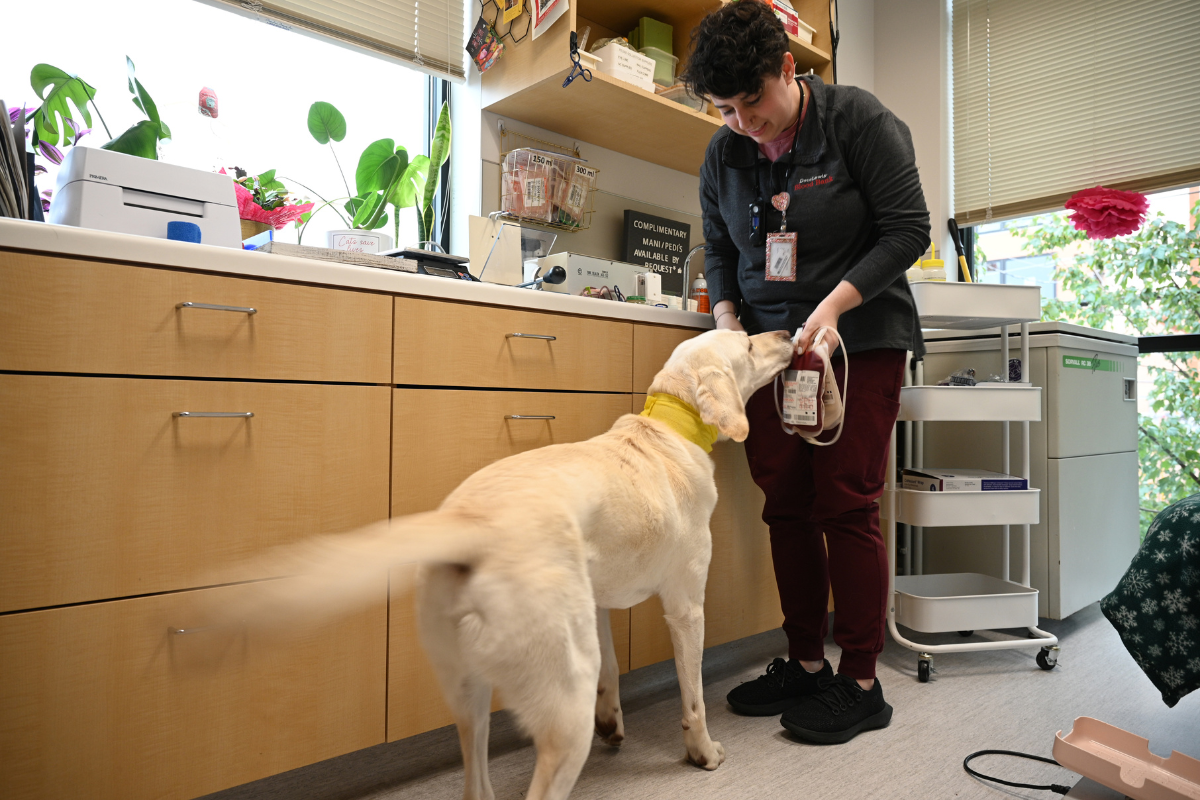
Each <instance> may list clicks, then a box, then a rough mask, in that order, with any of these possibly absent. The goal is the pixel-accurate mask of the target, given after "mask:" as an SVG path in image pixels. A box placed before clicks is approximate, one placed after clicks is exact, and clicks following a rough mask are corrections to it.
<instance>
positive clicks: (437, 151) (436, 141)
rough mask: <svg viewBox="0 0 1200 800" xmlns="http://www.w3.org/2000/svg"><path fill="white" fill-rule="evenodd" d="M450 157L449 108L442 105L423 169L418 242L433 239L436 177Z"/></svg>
mask: <svg viewBox="0 0 1200 800" xmlns="http://www.w3.org/2000/svg"><path fill="white" fill-rule="evenodd" d="M449 157H450V106H449V104H447V103H442V110H441V113H439V114H438V121H437V126H436V127H435V128H434V130H433V141H432V142H430V143H429V163H428V164H427V165H426V168H425V187H424V191H423V192H422V194H421V208H420V210H419V212H418V214H417V235H418V236H420V241H422V242H424V241H429V240H431V239H433V237H434V231H433V224H434V220H435V219H436V215H435V213H434V207H433V201H434V198H436V197H437V184H438V176H439V175H440V174H441V171H442V165H443V164H445V163H446V159H448V158H449Z"/></svg>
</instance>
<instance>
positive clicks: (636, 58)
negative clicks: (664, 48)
mask: <svg viewBox="0 0 1200 800" xmlns="http://www.w3.org/2000/svg"><path fill="white" fill-rule="evenodd" d="M592 55H595V56H599V58H600V63H599V64H598V65H597V66H596V69H597V70H598V71H600V72H603V73H604V74H605V75H609V76H612V77H614V78H616V79H617V80H620V81H625V82H626V83H632V84H633V85H634V86H637V87H638V88H639V89H645V90H646V91H647V92H653V91H654V59H653V58H651V57H650V56H644V55H642V54H641V53H639V52H637V51H636V50H630V49H629V48H628V47H622V46H621V45H619V44H616V43H615V42H610V43H609V44H606V45H604V47H601V48H600V49H599V50H597V51H596V52H595V53H593V54H592Z"/></svg>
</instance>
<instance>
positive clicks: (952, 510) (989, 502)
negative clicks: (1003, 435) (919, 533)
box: [895, 489, 1042, 528]
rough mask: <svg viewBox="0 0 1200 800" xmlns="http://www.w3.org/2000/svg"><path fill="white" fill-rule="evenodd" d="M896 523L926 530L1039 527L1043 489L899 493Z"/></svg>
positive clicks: (896, 492) (913, 491)
mask: <svg viewBox="0 0 1200 800" xmlns="http://www.w3.org/2000/svg"><path fill="white" fill-rule="evenodd" d="M895 494H896V521H897V522H903V523H905V524H907V525H920V526H922V527H926V528H935V527H945V526H949V525H1036V524H1038V521H1039V520H1040V510H1041V506H1040V501H1041V494H1042V492H1041V490H1040V489H1021V490H1016V491H1003V492H920V491H916V490H914V489H896V490H895Z"/></svg>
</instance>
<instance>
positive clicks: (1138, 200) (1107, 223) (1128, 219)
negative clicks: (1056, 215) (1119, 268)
mask: <svg viewBox="0 0 1200 800" xmlns="http://www.w3.org/2000/svg"><path fill="white" fill-rule="evenodd" d="M1149 207H1150V201H1149V200H1147V199H1146V195H1144V194H1142V193H1141V192H1123V191H1121V190H1120V189H1105V188H1104V187H1103V186H1097V187H1096V188H1095V189H1084V190H1083V191H1081V192H1076V193H1075V194H1074V195H1072V197H1071V199H1070V200H1068V201H1067V202H1066V208H1067V210H1068V211H1070V212H1072V213H1071V217H1070V219H1071V223H1072V224H1073V225H1074V226H1075V230H1078V231H1087V235H1088V238H1089V239H1111V238H1113V237H1114V236H1124V235H1125V234H1127V233H1133V232H1134V231H1136V230H1137V229H1138V228H1140V227H1142V223H1143V222H1145V221H1146V211H1147V209H1149Z"/></svg>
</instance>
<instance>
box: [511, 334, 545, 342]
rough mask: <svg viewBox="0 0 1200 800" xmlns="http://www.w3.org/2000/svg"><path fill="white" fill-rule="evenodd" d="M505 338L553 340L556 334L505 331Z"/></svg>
mask: <svg viewBox="0 0 1200 800" xmlns="http://www.w3.org/2000/svg"><path fill="white" fill-rule="evenodd" d="M504 338H505V339H545V340H546V341H547V342H553V341H554V340H556V339H557V338H558V337H557V336H543V335H542V334H540V333H506V334H504Z"/></svg>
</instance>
